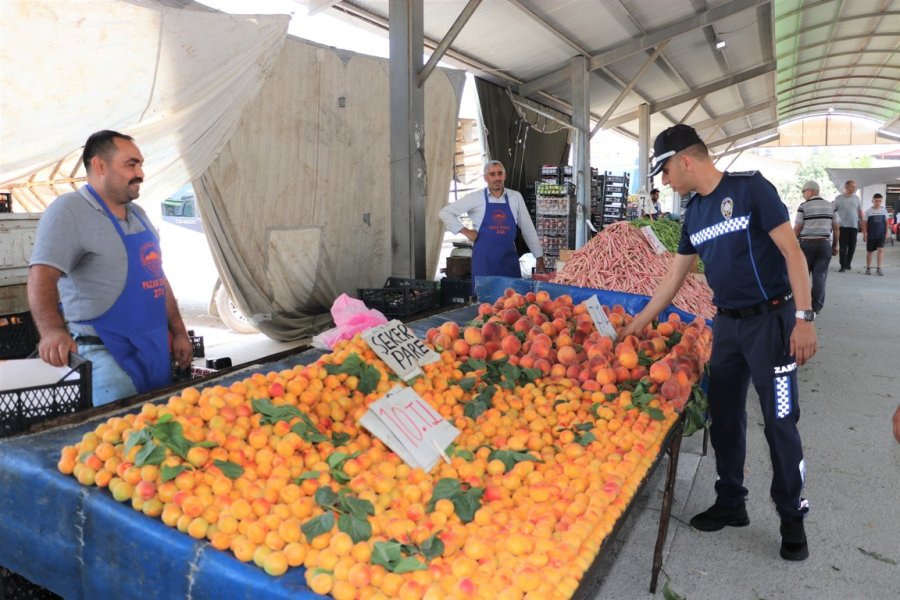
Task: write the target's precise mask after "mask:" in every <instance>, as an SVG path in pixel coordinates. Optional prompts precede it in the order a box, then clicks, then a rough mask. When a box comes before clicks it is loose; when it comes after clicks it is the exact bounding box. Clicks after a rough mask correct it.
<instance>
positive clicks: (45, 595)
mask: <svg viewBox="0 0 900 600" xmlns="http://www.w3.org/2000/svg"><path fill="white" fill-rule="evenodd" d="M59 598H60V596H57V595H56V594H54V593H53V592H51V591H50V590H48V589H45V588H42V587H41V586H39V585H36V584H34V583H31V582H30V581H28V580H27V579H25V578H24V577H22V576H21V575H19V574H17V573H13V572H12V571H8V570H7V569H4V568H3V567H0V600H57V599H59Z"/></svg>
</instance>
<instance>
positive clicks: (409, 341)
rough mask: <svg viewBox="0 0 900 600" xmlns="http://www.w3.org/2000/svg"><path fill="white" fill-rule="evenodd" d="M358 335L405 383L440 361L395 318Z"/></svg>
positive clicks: (411, 331)
mask: <svg viewBox="0 0 900 600" xmlns="http://www.w3.org/2000/svg"><path fill="white" fill-rule="evenodd" d="M361 335H362V338H363V339H364V340H365V341H366V343H367V344H369V347H370V348H371V349H372V350H373V351H374V352H375V354H377V355H378V358H380V359H381V360H383V361H384V362H385V363H386V364H387V366H389V367H390V368H391V370H393V371H394V373H396V374H397V376H399V377H400V378H401V379H403V380H405V381H409V380H410V379H412V378H413V377H416V376H418V375H421V374H422V369H421V368H420V367H422V366H424V365H427V364H431V363H433V362H437V361H439V360H441V356H440V355H439V354H438V353H437V352H435V351H434V350H432V349H431V348H429V347H428V346H426V345H425V344H424V342H422V340H420V339H419V338H417V337H416V334H415V333H413V330H412V329H410V328H409V327H407V326H406V325H404V324H403V323H401V322H400V321H398V320H396V319H394V320H393V321H390V322H388V323H385V324H384V325H379V326H377V327H372V328H371V329H368V330H366V331H364V332H363V333H362V334H361Z"/></svg>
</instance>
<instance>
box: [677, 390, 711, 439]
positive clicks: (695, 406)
mask: <svg viewBox="0 0 900 600" xmlns="http://www.w3.org/2000/svg"><path fill="white" fill-rule="evenodd" d="M708 409H709V401H708V399H707V398H706V393H705V392H704V391H703V388H701V387H700V386H699V385H696V384H695V385H694V387H693V389H692V390H691V397H690V400H689V401H688V403H687V406H685V407H684V413H685V415H684V431H683V432H682V435H683V436H684V437H689V436H692V435H694V434H695V433H696V432H698V431H700V430H701V429H704V428H705V427H706V418H707V410H708Z"/></svg>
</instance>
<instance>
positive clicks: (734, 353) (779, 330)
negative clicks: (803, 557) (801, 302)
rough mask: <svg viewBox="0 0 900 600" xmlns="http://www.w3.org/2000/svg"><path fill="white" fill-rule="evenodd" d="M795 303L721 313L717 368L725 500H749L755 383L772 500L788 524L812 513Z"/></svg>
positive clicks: (715, 427)
mask: <svg viewBox="0 0 900 600" xmlns="http://www.w3.org/2000/svg"><path fill="white" fill-rule="evenodd" d="M794 311H795V308H794V303H793V302H787V303H785V305H783V306H782V307H780V308H778V309H772V311H771V312H768V313H765V314H761V315H755V316H751V317H745V318H735V317H730V316H725V315H718V316H717V317H716V319H715V322H714V323H713V348H712V357H711V359H710V363H709V377H710V379H709V416H710V418H711V421H712V424H711V426H710V430H709V432H710V440H711V442H712V446H713V450H714V451H715V454H716V471H717V473H718V476H719V478H718V480H717V481H716V495H717V503H718V504H720V505H722V506H729V507H735V506H738V505H740V504H741V503H742V502H743V501H744V499H745V498H746V497H747V488H745V487H744V460H745V458H746V453H747V410H746V407H747V390H748V387H749V383H750V381H751V380H752V381H753V386H754V387H755V388H756V392H757V394H758V395H759V402H760V408H761V409H762V414H763V419H764V420H765V435H766V440H767V441H768V443H769V454H770V456H771V459H772V471H773V476H772V487H771V496H772V500H774V502H775V506H776V508H777V510H778V514H779V515H780V516H781V518H782V519H784V520H793V519H797V518H800V517H802V515H803V514H805V513H806V511H807V510H808V506H807V502H806V500H805V499H802V498H801V497H800V494H801V492H802V490H803V481H804V479H805V476H806V464H805V462H804V460H803V449H802V447H801V444H800V434H799V432H798V431H797V421H798V420H799V418H800V406H799V404H798V402H797V400H798V389H797V364H796V362H795V361H794V357H793V356H791V355H790V334H791V331H792V330H793V328H794V322H795V317H794Z"/></svg>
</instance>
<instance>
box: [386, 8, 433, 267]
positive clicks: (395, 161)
mask: <svg viewBox="0 0 900 600" xmlns="http://www.w3.org/2000/svg"><path fill="white" fill-rule="evenodd" d="M389 10H390V15H389V18H390V32H389V36H390V61H391V66H390V69H391V71H390V86H391V94H390V102H391V111H390V117H391V121H390V123H391V156H390V164H391V274H392V275H394V276H396V277H415V278H416V279H425V278H426V277H427V276H426V274H425V227H426V223H425V182H426V180H425V175H426V173H425V94H424V88H423V87H421V86H419V85H417V83H416V76H417V74H418V73H419V72H420V71H421V69H422V49H423V47H424V46H423V33H422V23H423V8H422V0H391V2H390V9H389Z"/></svg>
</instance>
